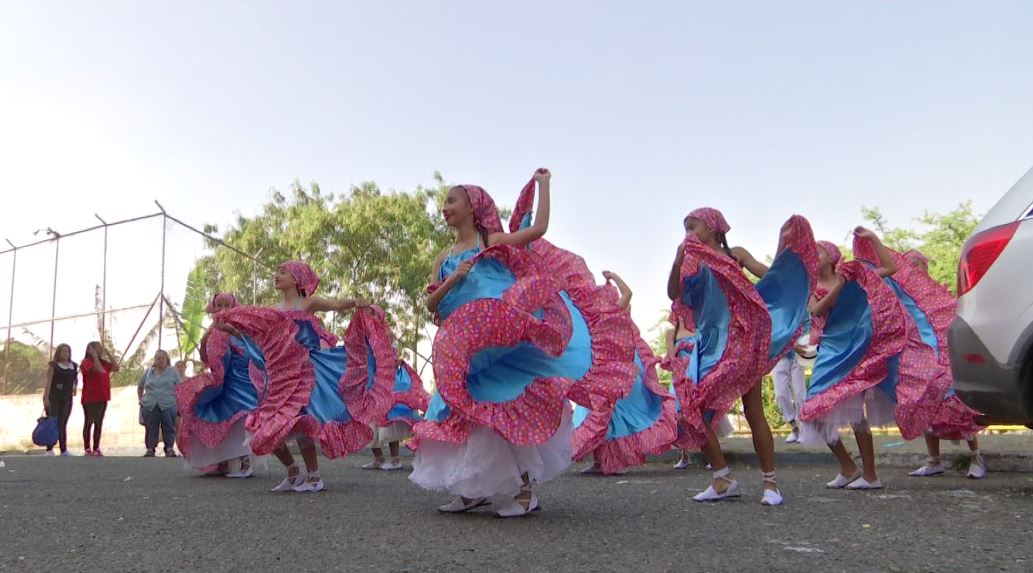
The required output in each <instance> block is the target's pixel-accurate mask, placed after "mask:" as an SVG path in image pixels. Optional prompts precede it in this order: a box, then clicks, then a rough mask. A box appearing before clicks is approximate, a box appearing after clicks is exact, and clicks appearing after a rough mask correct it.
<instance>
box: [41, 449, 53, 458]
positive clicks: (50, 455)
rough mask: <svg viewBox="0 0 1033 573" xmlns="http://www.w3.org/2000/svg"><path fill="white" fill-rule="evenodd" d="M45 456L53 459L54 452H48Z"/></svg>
mask: <svg viewBox="0 0 1033 573" xmlns="http://www.w3.org/2000/svg"><path fill="white" fill-rule="evenodd" d="M43 455H44V456H46V457H48V458H52V457H54V450H47V451H46V452H44V453H43Z"/></svg>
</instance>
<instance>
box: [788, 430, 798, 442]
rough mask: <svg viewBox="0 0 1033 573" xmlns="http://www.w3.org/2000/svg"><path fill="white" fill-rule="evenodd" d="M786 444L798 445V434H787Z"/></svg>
mask: <svg viewBox="0 0 1033 573" xmlns="http://www.w3.org/2000/svg"><path fill="white" fill-rule="evenodd" d="M786 443H787V444H799V443H800V432H798V431H796V430H793V431H792V432H789V436H788V437H787V438H786Z"/></svg>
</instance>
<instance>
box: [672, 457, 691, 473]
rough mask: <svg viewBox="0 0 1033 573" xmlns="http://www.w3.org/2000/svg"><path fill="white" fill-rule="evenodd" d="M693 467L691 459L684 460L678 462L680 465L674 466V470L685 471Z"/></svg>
mask: <svg viewBox="0 0 1033 573" xmlns="http://www.w3.org/2000/svg"><path fill="white" fill-rule="evenodd" d="M691 466H692V460H690V459H689V458H682V459H680V460H678V463H676V464H674V469H676V470H685V469H688V468H689V467H691Z"/></svg>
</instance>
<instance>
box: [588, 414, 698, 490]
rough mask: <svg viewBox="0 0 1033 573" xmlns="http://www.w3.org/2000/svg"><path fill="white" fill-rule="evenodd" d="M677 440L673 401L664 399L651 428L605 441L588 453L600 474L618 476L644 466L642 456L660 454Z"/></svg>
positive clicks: (676, 423)
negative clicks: (624, 471)
mask: <svg viewBox="0 0 1033 573" xmlns="http://www.w3.org/2000/svg"><path fill="white" fill-rule="evenodd" d="M677 438H678V422H677V413H676V412H675V411H674V400H672V399H670V398H668V399H667V400H666V401H665V402H664V405H663V409H662V410H661V414H660V417H659V418H658V419H657V420H656V422H655V423H654V424H653V425H652V426H650V427H648V428H646V429H645V430H643V431H641V432H638V433H636V434H632V435H630V436H624V437H622V438H617V439H616V440H609V441H607V442H606V443H604V444H603V445H601V446H599V447H598V448H596V449H595V450H593V451H592V457H593V459H594V460H595V463H597V464H598V465H599V468H600V469H601V470H602V472H603V473H604V474H607V475H609V474H615V473H620V472H621V471H623V470H625V469H627V468H630V467H634V466H640V465H642V464H644V463H646V456H650V455H654V456H658V455H660V454H663V453H664V452H666V451H667V450H669V449H671V445H672V444H673V443H674V442H675V441H676V440H677Z"/></svg>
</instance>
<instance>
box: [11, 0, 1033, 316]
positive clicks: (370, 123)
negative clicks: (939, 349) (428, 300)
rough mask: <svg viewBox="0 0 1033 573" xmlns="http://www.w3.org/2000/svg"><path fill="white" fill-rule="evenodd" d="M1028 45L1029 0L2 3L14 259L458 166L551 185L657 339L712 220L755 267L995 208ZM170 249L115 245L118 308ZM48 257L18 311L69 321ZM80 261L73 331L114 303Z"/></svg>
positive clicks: (1016, 162)
mask: <svg viewBox="0 0 1033 573" xmlns="http://www.w3.org/2000/svg"><path fill="white" fill-rule="evenodd" d="M1031 29H1033V4H1031V3H1029V2H942V1H936V2H920V1H913V2H821V3H815V2H738V3H734V5H732V4H730V3H723V2H685V1H672V2H648V3H641V2H640V3H632V2H599V1H583V2H562V3H557V2H521V3H505V4H503V3H495V2H473V1H469V2H404V1H400V2H390V3H383V2H373V3H369V2H366V3H350V2H305V3H289V2H228V1H227V2H201V1H186V2H174V3H154V2H147V3H142V2H103V1H95V2H89V3H71V2H68V3H61V2H6V3H3V4H0V182H2V184H3V188H4V192H3V196H4V202H3V203H4V207H3V209H2V210H0V239H2V238H4V237H6V238H9V239H10V240H12V241H13V242H15V243H16V244H24V243H26V242H29V241H30V240H32V238H33V237H32V232H33V231H34V230H36V229H39V228H41V227H46V226H52V227H53V228H55V229H58V230H59V231H62V232H67V231H69V230H72V229H76V228H81V227H85V226H88V225H90V224H93V223H94V222H95V220H94V219H93V217H92V214H93V213H94V212H96V213H100V214H101V216H102V217H105V218H107V219H117V218H120V217H128V216H133V215H139V214H144V213H149V212H153V211H154V209H155V207H154V205H153V202H152V201H153V200H154V199H158V200H160V201H161V202H162V203H163V204H164V205H165V206H166V207H167V208H168V209H169V211H170V212H172V213H173V214H175V215H177V216H178V217H180V218H182V219H184V220H187V221H189V222H192V223H194V224H197V225H200V224H202V223H204V222H215V223H223V224H225V223H227V222H229V221H231V220H232V219H233V216H234V214H235V213H236V212H242V213H244V214H250V213H254V212H255V211H256V210H257V209H258V208H259V206H260V205H261V204H262V203H263V201H265V200H266V199H267V198H268V197H269V189H270V188H278V189H286V188H287V187H288V185H289V184H290V182H291V181H292V180H294V179H299V180H301V181H302V182H304V183H307V182H311V181H316V182H319V183H320V184H321V186H322V187H323V189H324V190H327V191H332V192H345V191H346V190H347V188H348V186H349V185H351V184H356V183H360V182H362V181H366V180H372V181H375V182H376V183H378V184H379V185H380V186H381V187H382V188H383V189H397V190H411V189H413V188H414V187H416V185H418V184H421V183H422V184H430V183H432V174H433V173H434V171H440V172H441V173H442V174H443V175H444V177H445V178H446V180H448V181H450V182H455V183H460V182H465V183H476V184H479V185H482V186H483V187H485V188H486V189H488V191H489V192H491V193H492V194H493V195H494V197H495V198H496V200H497V201H498V202H499V203H502V204H512V202H513V200H514V199H515V196H516V193H517V192H518V191H519V189H520V187H521V186H522V184H523V183H524V182H525V181H526V180H527V179H528V178H529V177H530V175H531V173H532V171H533V170H534V169H535V168H536V167H539V166H546V167H549V168H550V169H552V171H553V174H554V176H553V192H554V195H553V198H554V200H553V216H552V226H551V228H550V230H549V235H548V237H549V238H550V240H552V241H553V242H555V243H556V244H558V245H560V246H563V247H565V248H568V249H570V250H572V251H574V252H576V253H579V254H581V255H583V256H584V257H585V258H586V259H587V260H588V262H589V264H590V265H591V266H592V268H593V270H595V271H596V272H599V271H602V270H603V269H609V270H614V271H617V272H619V273H621V274H622V275H624V276H625V278H626V280H627V281H628V282H629V283H630V284H631V286H632V288H633V289H635V291H636V299H635V306H634V308H635V317H636V319H637V321H638V322H639V324H640V326H642V327H643V328H644V329H647V328H649V327H651V326H652V325H653V323H654V322H655V321H656V319H657V318H658V317H659V315H660V312H661V309H663V308H665V307H666V306H667V305H668V303H667V301H666V297H665V293H664V285H665V280H666V274H667V271H668V268H669V265H670V259H671V257H672V255H673V252H674V250H675V246H676V245H677V243H678V242H679V240H680V238H681V237H682V235H683V230H682V228H681V220H682V218H683V216H684V215H685V213H686V212H687V211H689V210H690V209H692V208H694V207H698V206H704V205H706V206H713V207H717V208H720V209H722V210H723V211H724V212H725V214H726V216H727V218H728V220H729V221H730V223H731V225H732V232H731V233H730V235H729V239H730V242H731V243H732V244H739V245H743V246H745V247H747V248H748V249H750V250H752V251H753V252H754V253H755V254H756V255H757V256H758V257H763V256H764V255H767V254H770V253H771V252H772V251H773V250H774V248H775V246H776V238H777V232H778V229H779V226H780V225H781V223H782V221H783V220H784V219H786V218H787V217H788V216H789V215H790V214H792V213H800V214H803V215H805V216H807V217H808V218H810V220H811V222H812V224H813V225H814V228H815V231H816V234H817V235H819V237H820V238H828V239H830V240H834V241H843V240H845V237H846V235H847V233H848V232H849V230H850V229H851V228H852V227H853V226H854V225H856V224H858V223H859V222H860V207H861V206H862V205H869V206H872V205H877V206H879V207H881V208H882V209H883V211H884V213H885V214H886V215H887V216H888V218H889V219H890V221H891V223H894V224H899V225H906V224H909V223H910V222H911V221H912V219H913V218H915V217H917V216H920V215H921V214H922V213H923V212H924V211H926V210H932V211H947V210H950V209H952V208H954V207H955V206H956V205H957V204H958V203H959V202H961V201H965V200H972V201H973V202H974V205H975V208H976V210H977V211H980V212H983V211H985V210H986V209H987V208H988V207H989V206H990V205H992V203H993V201H995V200H996V198H997V197H998V196H1000V195H1001V194H1002V193H1003V192H1004V191H1005V190H1007V188H1008V187H1009V186H1010V185H1011V184H1012V183H1013V182H1014V181H1015V180H1017V179H1018V178H1019V177H1020V176H1021V175H1022V174H1023V173H1025V171H1026V170H1027V169H1029V168H1030V166H1031V165H1033V107H1031V106H1030V105H1029V102H1030V101H1033V72H1031V70H1033V35H1031V34H1030V33H1029V31H1030V30H1031ZM148 237H150V238H148V239H147V241H151V242H150V243H148V245H151V246H149V247H145V246H142V245H141V244H139V243H140V241H138V240H135V238H134V237H132V236H123V237H121V238H119V239H118V242H119V244H120V248H121V249H122V251H120V252H121V253H122V254H121V255H119V256H117V257H116V258H117V259H118V261H117V262H113V263H112V264H113V265H115V266H119V267H120V268H122V267H132V270H123V271H121V272H123V273H126V274H123V275H122V277H121V278H120V279H119V280H117V281H115V282H117V283H118V284H119V285H120V286H121V288H123V289H124V291H125V294H124V295H121V298H120V300H126V301H130V300H133V301H135V300H136V299H140V300H143V301H144V302H145V303H146V302H150V300H151V299H152V298H153V296H154V294H153V293H154V292H155V291H154V290H153V285H151V284H150V283H147V284H143V283H141V282H138V281H136V280H135V279H134V277H135V276H136V275H147V276H148V277H150V276H152V275H153V272H152V271H150V270H147V271H144V270H140V268H143V267H137V266H135V265H136V263H134V262H132V261H133V260H134V259H135V260H136V261H140V259H151V258H153V256H155V255H153V253H154V248H153V237H152V236H151V235H148ZM144 242H146V241H144ZM190 245H193V246H187V247H182V248H180V249H179V250H176V252H174V253H172V254H170V256H173V255H174V257H175V259H176V261H175V262H174V263H172V262H170V274H172V275H176V276H174V277H170V282H174V283H175V284H176V285H181V284H182V282H183V279H184V274H185V272H186V270H187V269H189V268H190V265H191V264H192V262H193V258H194V257H196V256H200V254H202V251H201V248H200V246H199V244H197V243H196V242H193V243H190ZM94 248H95V246H94V247H90V248H85V247H82V248H81V250H82V251H83V254H81V255H79V256H77V257H76V258H75V260H80V259H85V258H88V256H87V255H86V254H85V253H87V252H90V249H94ZM62 249H64V247H62ZM93 252H95V251H93ZM141 252H144V253H151V254H144V255H141V254H140V253H141ZM36 258H38V259H40V261H37V262H36V263H33V264H35V265H36V266H37V267H38V268H37V270H36V271H33V272H38V273H39V274H40V276H39V277H38V278H35V275H34V278H33V279H32V280H31V281H30V280H29V279H28V278H26V279H25V282H26V286H24V287H23V286H22V284H21V283H22V282H23V281H22V280H21V279H20V280H19V285H18V286H16V292H17V293H18V297H19V298H18V301H19V305H18V306H19V307H20V309H19V310H17V311H16V314H18V313H19V312H20V313H21V314H23V315H25V316H28V315H32V316H48V315H49V311H50V308H49V297H47V296H43V293H49V290H48V289H49V272H50V271H49V270H48V269H49V268H50V267H49V265H50V264H52V261H49V262H48V261H47V260H46V259H47V257H44V256H42V255H40V256H38V257H36ZM63 260H64V259H63ZM9 264H10V263H9V260H8V259H6V258H4V257H0V283H2V284H0V302H2V304H0V307H2V310H0V319H3V318H6V317H7V303H6V301H7V296H8V293H9V289H10V287H9V284H8V283H9V281H10V273H9V268H8V266H9ZM19 264H21V262H20V263H19ZM26 264H27V265H28V264H29V263H26ZM77 264H79V263H76V262H73V261H72V260H69V261H68V262H67V263H63V267H64V265H68V266H67V268H68V269H69V271H70V272H69V274H71V275H73V277H76V278H71V279H69V280H68V281H64V280H63V281H62V297H61V298H62V300H67V301H71V300H73V299H74V300H75V301H76V302H74V303H72V302H67V303H65V305H64V307H63V308H67V311H68V312H75V311H76V310H75V309H78V308H80V307H82V306H84V305H85V306H87V307H89V303H88V301H92V284H93V282H94V279H93V277H94V276H95V272H94V271H95V269H90V271H89V273H93V274H89V276H86V277H83V276H82V275H81V271H80V268H79V267H78V266H76V265H77ZM153 264H154V261H153V260H149V261H147V265H150V266H147V267H146V268H148V269H153ZM144 266H146V265H144ZM172 267H174V268H172ZM27 268H28V267H27ZM21 272H22V271H19V273H20V274H21ZM177 273H178V274H177ZM66 288H67V289H70V290H75V291H76V293H78V294H76V295H72V294H67V296H66V295H65V294H64V293H65V291H64V289H66ZM112 288H114V287H112ZM177 288H181V287H177ZM30 289H31V291H32V292H31V293H30V292H28V291H29V290H30ZM134 289H135V290H134ZM83 292H85V293H86V296H85V297H84V296H83V294H82V293H83ZM34 295H35V296H34ZM177 296H178V295H177ZM84 301H87V302H84ZM60 304H61V303H59V306H60ZM83 310H86V311H88V310H90V308H85V309H83ZM59 312H60V310H59ZM0 322H4V323H5V322H6V320H0Z"/></svg>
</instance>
